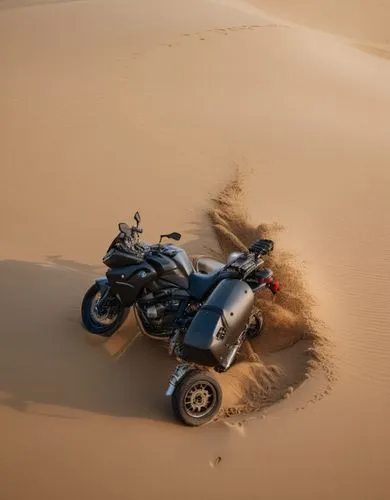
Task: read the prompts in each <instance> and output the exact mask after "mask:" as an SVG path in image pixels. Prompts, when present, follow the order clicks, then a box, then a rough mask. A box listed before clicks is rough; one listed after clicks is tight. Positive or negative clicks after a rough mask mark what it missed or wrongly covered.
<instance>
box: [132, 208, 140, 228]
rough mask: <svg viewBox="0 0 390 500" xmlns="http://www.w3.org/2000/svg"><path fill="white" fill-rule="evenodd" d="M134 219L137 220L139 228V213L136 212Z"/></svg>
mask: <svg viewBox="0 0 390 500" xmlns="http://www.w3.org/2000/svg"><path fill="white" fill-rule="evenodd" d="M134 219H135V222H136V223H137V227H138V226H139V223H140V222H141V216H140V214H139V212H135V215H134Z"/></svg>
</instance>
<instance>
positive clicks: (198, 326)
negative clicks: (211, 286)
mask: <svg viewBox="0 0 390 500" xmlns="http://www.w3.org/2000/svg"><path fill="white" fill-rule="evenodd" d="M253 305H254V294H253V292H252V289H251V288H250V286H249V285H248V284H247V283H245V282H243V281H239V280H234V279H225V280H223V281H221V282H220V283H219V284H218V286H217V287H216V288H215V290H214V291H213V292H212V294H211V295H210V297H209V298H208V300H207V301H206V302H205V304H204V305H203V306H202V307H201V308H200V309H199V311H198V313H197V314H196V316H195V318H194V319H193V320H192V322H191V325H190V326H189V328H188V330H187V332H186V334H185V336H184V339H183V350H182V354H183V355H182V357H183V359H184V360H185V361H188V362H193V363H197V364H200V365H204V366H216V365H218V364H220V363H223V361H224V360H225V359H226V358H227V356H228V355H229V353H230V351H231V347H232V346H234V345H235V344H236V343H237V341H238V339H239V337H240V335H241V333H242V332H243V330H244V329H245V326H246V323H247V321H248V319H249V316H250V313H251V310H252V308H253Z"/></svg>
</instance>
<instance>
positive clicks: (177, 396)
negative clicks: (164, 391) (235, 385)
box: [171, 370, 222, 427]
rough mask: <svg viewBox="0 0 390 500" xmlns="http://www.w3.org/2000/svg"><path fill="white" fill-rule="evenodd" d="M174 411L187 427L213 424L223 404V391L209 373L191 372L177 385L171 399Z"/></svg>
mask: <svg viewBox="0 0 390 500" xmlns="http://www.w3.org/2000/svg"><path fill="white" fill-rule="evenodd" d="M171 403H172V410H173V413H174V415H175V416H176V418H177V419H178V420H180V421H181V422H183V423H184V424H185V425H188V426H192V427H199V426H201V425H205V424H207V423H209V422H211V421H212V420H213V419H214V418H215V416H216V415H217V414H218V412H219V409H220V407H221V404H222V389H221V386H220V385H219V383H218V382H217V381H216V380H215V379H214V378H213V377H212V376H210V375H209V374H208V373H206V372H205V371H201V370H190V371H188V372H187V373H186V374H185V375H184V377H183V378H182V379H181V380H180V381H179V382H178V383H177V385H176V387H175V391H174V393H173V394H172V398H171Z"/></svg>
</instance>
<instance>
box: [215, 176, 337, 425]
mask: <svg viewBox="0 0 390 500" xmlns="http://www.w3.org/2000/svg"><path fill="white" fill-rule="evenodd" d="M207 215H208V219H209V221H210V224H211V227H212V229H213V232H214V234H215V237H216V240H217V243H218V250H210V252H211V253H212V254H213V256H214V257H215V258H217V259H220V260H222V261H224V260H225V259H226V257H227V256H228V254H229V253H230V252H232V251H236V250H247V248H248V246H250V244H251V243H253V242H254V241H255V240H257V239H261V238H269V239H272V240H274V241H275V242H276V244H275V250H274V252H273V253H272V254H271V255H270V256H269V257H267V261H266V266H267V267H270V268H271V269H272V270H273V272H274V275H275V276H276V279H280V281H281V283H282V288H281V291H280V292H279V293H278V294H277V296H276V298H274V297H273V296H272V295H271V294H267V293H261V294H259V296H258V297H257V299H256V307H257V308H259V309H260V310H261V311H262V313H263V316H264V320H265V327H264V331H263V333H262V335H261V336H260V337H259V338H258V339H256V340H254V341H252V342H251V343H250V344H249V342H247V343H246V345H245V347H244V348H243V349H242V353H241V356H240V359H239V360H238V362H237V363H236V364H235V365H234V366H233V367H232V368H231V369H230V370H229V371H228V372H226V373H224V374H223V375H221V376H219V377H218V378H219V381H220V383H221V384H222V385H223V390H224V409H223V411H222V414H223V415H225V416H229V415H231V414H236V413H241V412H247V411H253V410H259V409H261V408H264V407H265V406H268V405H270V404H272V403H274V402H276V401H277V400H279V399H280V398H282V397H283V396H284V397H286V395H287V394H288V393H289V392H292V390H293V389H294V387H296V386H298V385H299V384H300V383H301V382H302V381H303V380H304V379H306V378H308V377H309V375H310V373H311V371H312V370H313V369H315V368H318V367H319V366H321V367H322V368H323V369H324V372H325V373H326V375H327V377H328V379H329V380H330V379H331V378H332V369H331V365H330V361H329V359H328V354H329V349H328V347H329V345H328V342H327V340H326V339H325V337H323V336H322V335H321V334H320V333H319V332H321V331H323V329H324V325H322V324H321V323H320V322H319V321H318V320H317V319H316V318H315V316H314V314H313V307H314V305H315V301H314V300H313V297H312V296H311V294H310V293H309V292H308V291H307V286H306V283H305V280H304V269H303V268H302V266H300V265H298V263H297V262H296V260H295V258H294V256H293V255H291V254H290V253H288V252H286V251H284V250H282V249H280V248H279V246H278V244H277V239H278V234H279V233H280V232H281V231H282V230H283V227H281V226H280V225H277V224H266V223H262V224H260V225H257V226H256V225H253V224H251V223H250V221H249V215H248V213H247V211H246V208H245V189H244V178H243V176H242V175H240V174H238V175H236V177H235V178H234V180H233V181H232V182H230V183H229V184H228V185H227V187H226V188H225V189H224V190H223V191H222V192H221V193H220V194H219V195H218V196H217V197H216V198H214V199H212V208H211V209H210V211H209V212H208V214H207ZM297 344H300V345H301V347H302V350H304V354H305V355H304V356H299V357H298V358H299V360H298V358H297V363H299V364H300V365H302V364H304V366H296V367H295V369H294V370H292V371H291V374H290V375H289V374H287V376H286V374H285V373H284V369H283V353H284V352H288V351H289V350H290V349H289V348H292V347H293V346H296V345H297ZM275 352H278V353H280V354H281V356H280V360H281V362H280V363H278V364H269V363H267V358H268V357H269V355H271V354H272V353H275ZM302 359H304V362H303V361H302ZM328 390H329V386H328V388H327V391H328ZM316 399H318V398H316Z"/></svg>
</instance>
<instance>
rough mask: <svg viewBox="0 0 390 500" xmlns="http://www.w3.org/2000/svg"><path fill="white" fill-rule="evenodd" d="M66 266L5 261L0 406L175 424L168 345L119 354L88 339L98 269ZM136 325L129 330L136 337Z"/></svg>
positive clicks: (141, 345) (140, 343)
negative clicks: (89, 303)
mask: <svg viewBox="0 0 390 500" xmlns="http://www.w3.org/2000/svg"><path fill="white" fill-rule="evenodd" d="M65 264H66V266H62V265H61V259H59V258H58V257H57V258H56V264H55V265H53V264H50V265H41V264H36V263H29V262H19V261H12V260H6V261H2V262H0V273H1V277H2V287H3V293H2V301H1V305H0V313H1V317H2V323H3V324H2V328H1V329H0V339H1V350H0V393H1V394H2V395H3V396H1V397H0V404H4V405H8V406H10V407H12V408H14V409H15V410H19V411H30V410H28V407H29V404H30V403H38V404H44V405H55V406H60V407H66V408H70V409H75V410H84V411H88V412H95V413H100V414H107V415H116V416H126V417H129V416H130V417H141V418H150V419H158V420H161V419H163V420H168V421H173V417H172V413H171V408H170V401H169V398H166V397H165V395H164V392H165V389H166V386H167V382H168V377H169V374H170V371H171V369H172V368H173V366H174V360H173V359H171V358H169V357H168V355H167V353H166V352H163V351H164V347H163V346H162V345H161V343H159V342H154V341H152V340H149V339H146V338H144V337H138V338H137V339H136V340H135V342H134V344H133V345H132V348H131V349H128V350H127V351H126V352H125V353H124V354H123V355H122V356H121V357H120V358H119V359H113V357H111V356H110V355H109V353H108V352H107V349H105V348H104V345H102V344H101V343H99V344H98V345H95V346H94V345H91V342H88V341H86V339H88V335H87V334H86V333H85V330H84V329H83V327H82V326H81V324H80V304H81V300H82V297H83V295H84V293H85V290H86V289H87V287H88V286H89V285H90V283H91V282H92V280H93V278H94V276H95V274H94V273H93V272H91V269H90V268H89V267H88V266H82V265H80V264H78V263H72V262H71V261H66V262H65ZM72 267H73V269H72ZM129 323H130V321H127V322H126V323H125V325H124V326H123V327H122V328H121V330H120V332H122V335H123V332H126V335H127V334H130V335H134V331H132V330H134V329H132V325H131V324H129ZM145 361H146V362H145ZM59 413H61V411H59Z"/></svg>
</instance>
